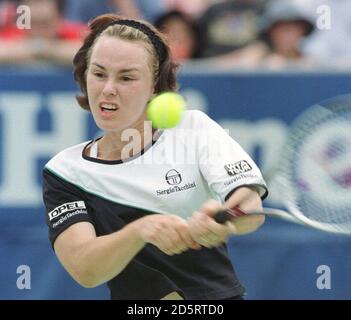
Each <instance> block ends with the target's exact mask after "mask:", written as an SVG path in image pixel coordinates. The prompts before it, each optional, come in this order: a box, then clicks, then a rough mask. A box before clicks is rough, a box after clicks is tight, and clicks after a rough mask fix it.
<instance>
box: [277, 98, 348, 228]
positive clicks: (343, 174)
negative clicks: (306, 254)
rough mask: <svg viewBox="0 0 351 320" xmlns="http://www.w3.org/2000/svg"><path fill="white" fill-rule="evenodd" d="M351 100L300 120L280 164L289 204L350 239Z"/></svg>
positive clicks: (314, 109)
mask: <svg viewBox="0 0 351 320" xmlns="http://www.w3.org/2000/svg"><path fill="white" fill-rule="evenodd" d="M350 101H351V95H348V96H347V99H344V98H342V99H339V100H338V101H336V102H335V101H333V100H330V102H328V101H327V102H326V103H324V104H322V105H316V106H314V107H312V108H311V109H309V110H307V111H306V112H305V113H303V114H302V115H301V116H299V117H298V118H297V120H296V121H295V122H294V124H293V125H292V127H291V130H290V134H289V136H288V140H287V143H286V146H285V150H284V152H283V154H282V160H281V166H280V169H281V172H280V176H281V181H280V183H281V188H282V190H285V193H286V195H287V200H288V202H289V203H292V204H293V206H294V207H295V208H297V210H298V211H299V212H301V213H302V214H303V215H304V216H305V217H307V218H308V219H310V220H311V221H312V222H313V221H316V222H318V223H323V224H326V225H328V227H330V228H331V229H333V231H336V232H348V233H351V111H350V110H351V102H350Z"/></svg>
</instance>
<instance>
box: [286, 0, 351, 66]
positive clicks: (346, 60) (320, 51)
mask: <svg viewBox="0 0 351 320" xmlns="http://www.w3.org/2000/svg"><path fill="white" fill-rule="evenodd" d="M293 1H294V2H295V3H296V4H297V5H299V7H300V8H301V10H302V11H303V12H304V13H305V14H306V15H310V16H311V18H312V19H313V20H314V21H316V23H317V28H316V30H315V32H313V34H312V35H311V37H309V38H308V39H306V41H305V43H304V45H303V48H302V50H303V52H304V53H305V55H306V56H308V57H309V58H311V59H313V60H314V61H317V62H318V64H319V65H321V66H325V67H333V68H335V67H336V68H339V67H340V68H345V67H351V59H350V56H351V1H350V0H337V1H335V0H308V1H306V0H293Z"/></svg>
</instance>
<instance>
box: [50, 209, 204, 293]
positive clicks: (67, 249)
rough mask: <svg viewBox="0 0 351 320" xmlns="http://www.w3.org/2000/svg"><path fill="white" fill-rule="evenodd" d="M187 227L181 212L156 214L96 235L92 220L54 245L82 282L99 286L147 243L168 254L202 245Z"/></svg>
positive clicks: (80, 282)
mask: <svg viewBox="0 0 351 320" xmlns="http://www.w3.org/2000/svg"><path fill="white" fill-rule="evenodd" d="M188 229H189V228H188V224H187V222H186V221H185V220H184V219H182V218H180V217H178V216H175V215H160V214H153V215H147V216H145V217H143V218H140V219H138V220H136V221H134V222H132V223H130V224H128V225H127V226H125V227H124V228H123V229H121V230H119V231H116V232H114V233H112V234H109V235H105V236H99V237H97V236H96V233H95V229H94V227H93V225H92V224H91V223H89V222H80V223H76V224H74V225H72V226H70V227H69V228H68V229H66V230H65V231H64V232H62V233H61V234H60V235H59V236H58V237H57V239H56V241H55V243H54V249H55V252H56V254H57V256H58V258H59V260H60V262H61V263H62V265H63V266H64V267H65V269H66V270H67V271H68V273H69V274H70V275H71V276H72V277H73V278H74V279H75V280H76V281H77V282H78V283H79V284H81V285H82V286H84V287H96V286H98V285H100V284H102V283H104V282H106V281H109V280H110V279H112V278H114V277H115V276H116V275H118V274H119V273H120V272H121V271H123V269H124V268H125V267H126V266H127V265H128V263H129V262H130V261H131V260H132V259H133V258H134V257H135V255H136V254H137V253H138V252H139V251H140V250H141V249H142V248H143V247H144V246H145V244H146V243H150V244H153V245H154V246H156V247H157V248H158V249H160V250H161V251H163V252H164V253H165V254H168V255H173V254H179V253H182V252H183V251H185V250H188V249H189V248H193V249H197V248H199V245H198V244H196V243H195V242H194V240H193V239H192V237H191V236H190V232H189V230H188Z"/></svg>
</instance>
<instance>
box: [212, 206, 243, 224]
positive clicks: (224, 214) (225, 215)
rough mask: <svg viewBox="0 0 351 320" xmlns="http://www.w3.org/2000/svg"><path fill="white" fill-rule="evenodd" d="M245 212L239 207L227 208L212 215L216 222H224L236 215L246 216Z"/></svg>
mask: <svg viewBox="0 0 351 320" xmlns="http://www.w3.org/2000/svg"><path fill="white" fill-rule="evenodd" d="M246 215H247V213H246V212H245V211H243V210H241V209H239V208H237V207H236V208H233V209H227V210H221V211H218V213H217V214H216V215H215V216H214V220H215V221H216V222H217V223H220V224H225V223H226V222H227V221H230V220H233V219H235V218H238V217H242V216H246Z"/></svg>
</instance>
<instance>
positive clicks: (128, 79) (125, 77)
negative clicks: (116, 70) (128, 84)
mask: <svg viewBox="0 0 351 320" xmlns="http://www.w3.org/2000/svg"><path fill="white" fill-rule="evenodd" d="M122 80H123V81H132V80H134V79H133V78H131V77H128V76H123V77H122Z"/></svg>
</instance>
